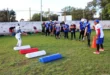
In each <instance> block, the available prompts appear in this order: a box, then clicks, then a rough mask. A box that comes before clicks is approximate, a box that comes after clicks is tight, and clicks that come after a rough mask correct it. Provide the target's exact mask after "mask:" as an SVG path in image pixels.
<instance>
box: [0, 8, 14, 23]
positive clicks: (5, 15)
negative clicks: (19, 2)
mask: <svg viewBox="0 0 110 75" xmlns="http://www.w3.org/2000/svg"><path fill="white" fill-rule="evenodd" d="M10 21H11V22H15V21H16V13H15V11H13V10H2V11H0V22H10Z"/></svg>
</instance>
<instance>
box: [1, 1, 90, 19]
mask: <svg viewBox="0 0 110 75" xmlns="http://www.w3.org/2000/svg"><path fill="white" fill-rule="evenodd" d="M90 1H92V0H42V9H43V11H48V8H50V10H51V11H54V12H60V11H61V9H62V8H64V7H65V6H73V7H76V8H85V6H86V5H87V3H88V2H90ZM40 2H41V0H1V2H0V10H2V9H7V8H8V9H13V10H15V11H16V18H17V20H20V19H21V18H23V19H25V20H28V19H29V8H31V10H32V14H33V13H36V12H39V11H40V4H41V3H40Z"/></svg>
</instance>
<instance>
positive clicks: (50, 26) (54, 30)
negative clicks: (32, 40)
mask: <svg viewBox="0 0 110 75" xmlns="http://www.w3.org/2000/svg"><path fill="white" fill-rule="evenodd" d="M79 25H80V26H79V32H80V35H79V40H85V37H87V42H88V46H89V47H90V36H91V26H90V23H89V21H88V20H86V19H81V21H80V23H79ZM93 28H94V29H95V31H96V36H95V37H96V45H97V50H96V51H95V52H94V54H100V51H104V47H103V42H104V32H103V28H102V25H101V24H100V22H99V20H94V26H93ZM14 29H15V38H16V39H17V41H18V42H17V46H18V47H19V46H21V45H22V40H21V34H22V33H23V32H21V28H20V25H19V24H18V25H17V26H16V27H14ZM42 32H43V33H45V35H46V36H49V35H54V36H55V38H56V39H60V37H61V35H63V36H64V38H65V39H68V38H69V36H68V35H69V34H68V33H69V32H71V40H73V35H74V39H76V25H75V24H74V23H72V24H71V25H68V23H67V22H66V23H65V22H61V23H58V22H52V21H50V22H47V23H43V24H42ZM60 33H62V34H60Z"/></svg>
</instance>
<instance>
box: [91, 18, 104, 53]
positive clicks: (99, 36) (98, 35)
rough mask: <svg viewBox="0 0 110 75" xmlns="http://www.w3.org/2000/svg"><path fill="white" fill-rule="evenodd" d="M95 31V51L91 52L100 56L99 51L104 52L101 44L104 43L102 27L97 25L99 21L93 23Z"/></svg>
mask: <svg viewBox="0 0 110 75" xmlns="http://www.w3.org/2000/svg"><path fill="white" fill-rule="evenodd" d="M94 24H95V31H96V44H97V50H96V51H95V52H93V53H94V54H100V51H104V47H103V42H104V32H103V28H102V25H101V24H100V23H99V20H98V19H96V20H95V21H94Z"/></svg>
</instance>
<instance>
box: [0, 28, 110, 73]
mask: <svg viewBox="0 0 110 75" xmlns="http://www.w3.org/2000/svg"><path fill="white" fill-rule="evenodd" d="M104 32H105V43H104V47H105V51H104V52H101V54H100V55H94V54H93V52H94V51H95V49H91V48H89V47H87V44H86V43H87V42H86V41H85V42H82V41H78V40H72V41H71V40H70V39H69V40H68V39H64V38H63V37H62V38H61V39H58V40H57V39H55V38H54V37H53V36H49V37H46V36H44V35H41V34H36V35H35V34H34V35H30V36H23V37H22V40H23V45H27V44H29V45H31V46H32V47H37V48H39V50H46V52H47V55H49V54H53V53H61V54H62V55H63V59H60V60H57V61H53V62H50V63H46V64H43V63H40V62H39V61H38V59H39V57H37V58H33V59H27V58H26V57H25V56H24V55H20V54H19V52H18V51H14V50H13V47H14V46H15V45H16V39H15V38H14V37H12V36H2V37H0V75H110V31H109V30H108V31H104ZM94 34H95V33H94V32H93V33H92V35H94ZM78 35H79V33H78V32H77V38H78Z"/></svg>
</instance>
